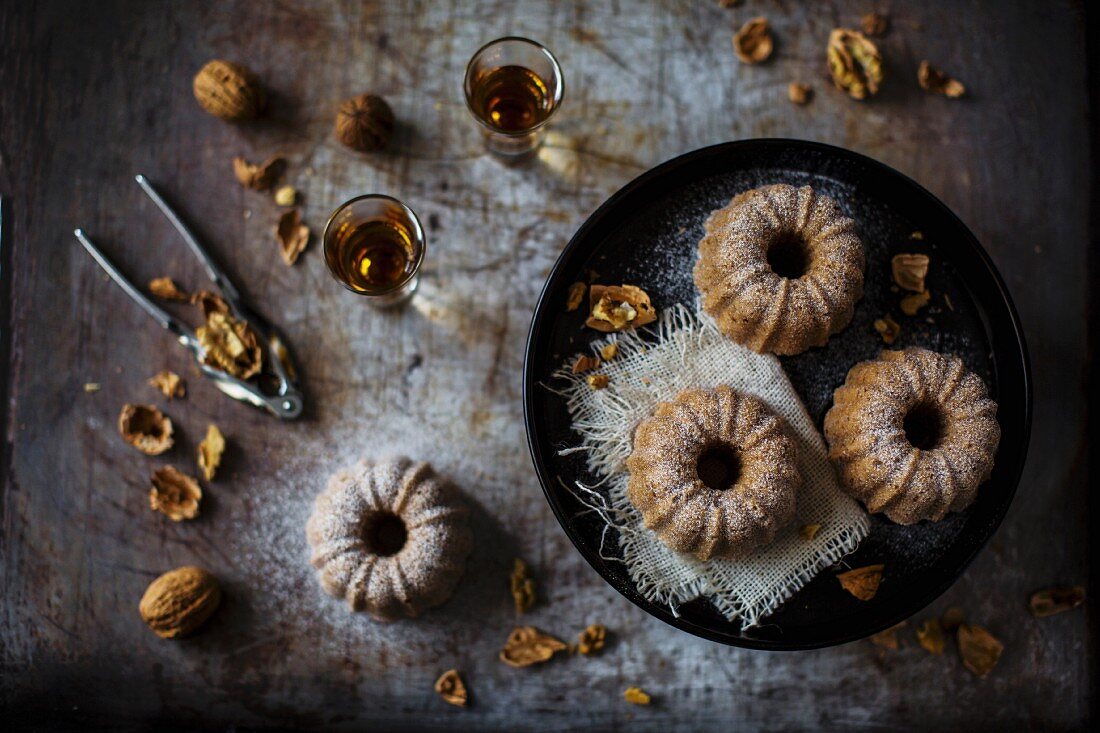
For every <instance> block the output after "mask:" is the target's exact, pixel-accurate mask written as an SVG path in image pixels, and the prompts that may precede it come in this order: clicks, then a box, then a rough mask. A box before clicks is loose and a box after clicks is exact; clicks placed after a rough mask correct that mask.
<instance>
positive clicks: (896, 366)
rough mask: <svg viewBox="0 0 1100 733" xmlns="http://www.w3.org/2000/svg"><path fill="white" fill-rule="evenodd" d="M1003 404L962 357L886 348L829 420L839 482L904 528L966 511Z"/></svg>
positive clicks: (848, 382) (988, 465)
mask: <svg viewBox="0 0 1100 733" xmlns="http://www.w3.org/2000/svg"><path fill="white" fill-rule="evenodd" d="M996 415H997V403H995V402H994V401H993V400H991V399H989V395H988V393H987V392H986V388H985V384H984V383H983V382H982V380H981V378H980V377H978V375H976V374H974V373H973V372H970V371H968V370H967V369H966V367H965V366H963V363H962V360H960V359H959V358H958V357H956V356H949V355H945V354H938V353H936V352H934V351H929V350H928V349H921V348H908V349H905V350H904V351H883V352H882V353H881V354H879V357H878V359H874V360H872V361H864V362H860V363H859V364H856V365H855V366H854V367H852V368H851V370H850V371H849V372H848V376H847V378H846V379H845V381H844V385H843V386H842V387H840V388H839V389H838V390H837V391H836V393H835V394H834V396H833V406H832V408H830V410H829V412H828V414H826V415H825V438H826V439H827V440H828V441H829V458H830V460H832V462H833V465H834V466H835V467H836V470H837V475H838V478H839V479H840V483H841V486H842V487H843V488H844V490H845V491H847V492H848V493H849V494H851V495H852V496H853V497H855V498H856V499H859V500H860V501H862V502H863V503H864V504H866V505H867V510H868V511H870V512H883V513H885V514H886V516H887V517H889V518H890V519H892V520H894V521H895V522H898V523H900V524H913V523H915V522H919V521H921V520H922V519H931V520H933V521H936V520H939V519H943V517H944V516H945V515H946V514H947V513H948V512H957V511H961V510H962V509H965V508H966V507H968V506H970V504H971V503H972V502H973V501H974V498H975V497H976V496H977V494H978V485H979V484H981V483H982V482H983V481H985V480H986V479H987V478H989V474H990V472H991V471H992V470H993V457H994V455H995V454H996V453H997V445H998V443H999V442H1000V438H1001V428H1000V426H999V425H998V424H997V418H996Z"/></svg>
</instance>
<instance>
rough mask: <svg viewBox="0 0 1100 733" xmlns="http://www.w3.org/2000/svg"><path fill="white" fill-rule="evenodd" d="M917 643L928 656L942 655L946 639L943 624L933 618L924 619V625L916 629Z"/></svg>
mask: <svg viewBox="0 0 1100 733" xmlns="http://www.w3.org/2000/svg"><path fill="white" fill-rule="evenodd" d="M917 641H918V642H920V645H921V646H922V647H924V648H925V650H927V651H928V653H929V654H935V655H936V656H939V655H941V654H943V650H944V648H945V646H946V644H947V637H946V635H945V634H944V632H943V624H942V623H941V622H940V620H939V619H938V618H936V617H935V616H933V617H932V618H930V619H925V621H924V623H923V624H921V625H920V628H918V629H917Z"/></svg>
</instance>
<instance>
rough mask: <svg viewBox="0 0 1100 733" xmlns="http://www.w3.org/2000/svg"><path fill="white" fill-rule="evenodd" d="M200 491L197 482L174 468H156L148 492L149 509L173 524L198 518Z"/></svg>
mask: <svg viewBox="0 0 1100 733" xmlns="http://www.w3.org/2000/svg"><path fill="white" fill-rule="evenodd" d="M200 501H202V489H201V488H200V487H199V482H198V481H196V480H195V479H193V478H191V477H190V476H188V475H187V474H185V473H183V472H182V471H179V470H177V469H176V468H175V467H174V466H164V467H163V468H158V469H157V470H156V472H155V473H154V474H153V488H152V489H151V490H150V491H149V507H150V508H151V509H152V510H153V511H156V512H160V513H161V514H163V515H164V516H166V517H168V518H169V519H171V520H172V521H173V522H182V521H183V520H184V519H194V518H195V517H197V516H199V502H200Z"/></svg>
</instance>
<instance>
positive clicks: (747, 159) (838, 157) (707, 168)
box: [523, 140, 1031, 649]
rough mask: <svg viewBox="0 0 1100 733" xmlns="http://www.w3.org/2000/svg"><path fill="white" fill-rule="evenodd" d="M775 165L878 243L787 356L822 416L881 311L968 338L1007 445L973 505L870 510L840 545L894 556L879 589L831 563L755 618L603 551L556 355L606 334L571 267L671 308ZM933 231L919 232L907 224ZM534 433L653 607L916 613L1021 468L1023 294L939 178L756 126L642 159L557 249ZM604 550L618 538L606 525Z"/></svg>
mask: <svg viewBox="0 0 1100 733" xmlns="http://www.w3.org/2000/svg"><path fill="white" fill-rule="evenodd" d="M769 183H790V184H794V185H803V184H809V185H811V186H813V187H814V188H815V189H817V190H818V191H819V192H822V193H825V194H827V195H829V196H831V197H832V198H834V199H835V200H836V201H837V202H838V203H839V204H840V206H841V208H842V209H844V211H845V212H846V213H847V214H848V215H849V216H851V217H852V218H853V219H854V220H855V221H856V222H857V225H858V226H859V229H860V233H861V235H862V237H863V241H864V244H865V246H866V248H867V273H866V282H865V294H864V297H863V299H862V300H861V301H860V302H859V304H858V305H857V308H856V314H855V318H854V319H853V321H852V323H851V325H849V326H848V328H846V329H845V330H844V331H842V332H841V333H839V334H837V335H835V336H833V337H832V338H831V339H830V340H829V342H828V344H826V345H825V346H823V347H821V348H817V349H811V350H810V351H808V352H805V353H803V354H799V355H798V356H794V357H785V358H783V366H784V368H785V369H786V371H787V374H788V375H790V378H791V381H792V382H793V384H794V387H795V389H796V390H797V391H798V393H799V394H800V395H801V397H802V400H803V401H804V402H805V404H806V408H807V409H808V410H809V412H810V415H811V416H812V417H813V418H814V420H815V421H816V423H817V425H818V427H819V428H820V426H821V421H822V419H823V418H824V415H825V412H826V411H827V410H828V408H829V406H830V405H831V403H832V394H833V390H834V389H836V388H837V387H838V386H840V385H841V384H842V383H843V382H844V377H845V374H847V372H848V369H849V368H850V367H851V366H852V365H853V364H855V363H856V362H858V361H861V360H863V359H868V358H871V357H873V356H874V355H875V354H877V353H878V352H879V350H881V349H882V348H883V347H884V345H883V343H882V340H881V338H880V336H879V335H878V333H877V332H876V331H875V329H874V327H873V322H874V320H875V319H877V318H881V317H882V316H884V315H885V314H887V313H890V314H892V316H893V317H894V318H895V319H896V320H897V321H898V322H899V323H900V324H901V327H902V333H901V336H900V338H899V339H898V341H897V342H896V343H895V344H894V347H904V346H910V345H919V346H925V347H927V348H931V349H935V350H936V351H943V352H951V353H955V354H958V355H959V356H960V357H961V358H962V359H963V360H964V361H965V362H966V364H967V366H968V367H970V368H971V369H972V370H974V371H976V372H977V373H978V374H979V375H981V376H982V377H983V378H984V379H985V380H986V383H987V384H988V385H989V387H990V390H991V392H992V395H993V397H994V399H996V400H997V403H998V413H997V417H998V420H999V421H1000V423H1001V429H1002V434H1001V445H1000V449H999V451H998V454H997V461H996V465H995V467H994V470H993V475H992V477H991V478H990V479H989V481H988V482H986V483H985V484H984V485H983V486H982V487H981V489H980V491H979V492H978V499H977V501H976V502H975V503H974V505H973V506H971V507H970V508H969V509H967V510H966V511H964V512H961V513H959V514H954V515H951V516H949V517H948V518H946V519H944V520H943V521H941V522H936V523H930V522H922V523H920V524H918V525H914V526H910V527H903V526H901V525H897V524H894V523H892V522H890V521H888V520H886V519H884V518H883V517H881V516H874V517H872V529H871V534H870V536H868V537H867V538H866V539H865V540H864V541H863V543H862V544H861V545H860V547H859V549H858V550H857V551H856V552H855V553H853V554H852V555H849V556H848V557H847V558H846V559H845V562H846V564H847V565H848V566H850V567H860V566H862V565H868V564H872V563H884V564H885V565H886V569H885V573H884V579H883V582H882V585H881V586H880V588H879V591H878V594H877V595H876V596H875V597H874V599H872V600H871V601H868V602H862V601H859V600H857V599H855V598H854V597H852V596H851V595H849V594H848V593H847V592H845V591H844V590H843V589H842V588H841V587H840V584H839V583H838V582H837V581H836V579H835V578H834V572H833V571H832V570H825V571H823V572H821V573H820V574H819V575H818V576H817V577H816V578H815V579H814V580H812V581H811V582H810V583H808V584H807V585H806V586H805V587H804V588H803V589H802V590H800V591H799V592H798V593H796V594H795V595H794V596H793V597H792V598H791V599H790V600H788V601H787V602H786V603H785V604H784V605H783V606H782V607H781V608H780V609H779V610H778V611H776V612H775V613H774V614H772V615H771V616H770V617H768V618H767V619H765V621H764V623H762V624H761V625H760V626H759V627H756V628H753V629H749V630H745V631H743V630H741V628H740V626H739V625H738V624H735V623H731V622H729V621H728V620H726V619H725V618H724V617H723V616H721V615H720V614H719V613H718V612H717V611H716V610H715V609H714V608H713V607H712V606H711V605H710V603H708V602H707V601H705V600H702V599H698V600H695V601H692V602H691V603H688V604H685V605H683V606H680V608H679V613H680V615H679V616H674V615H673V614H672V613H671V611H670V610H669V609H668V608H667V607H665V606H662V605H659V604H655V603H651V602H649V601H647V600H645V599H644V598H642V597H641V595H639V593H638V592H637V590H636V589H635V587H634V584H633V583H632V582H631V580H630V577H629V576H628V575H627V573H626V569H625V568H624V567H623V566H622V564H621V563H618V562H609V561H606V560H603V559H601V558H600V553H599V546H600V537H601V533H602V531H603V525H602V523H601V522H600V520H599V519H598V518H597V517H595V516H593V514H592V513H584V512H583V511H582V510H583V507H582V506H581V505H580V504H579V503H578V502H577V501H576V500H575V499H574V498H573V496H572V495H571V494H570V493H569V492H567V491H566V490H564V489H563V488H562V485H561V483H559V479H560V481H563V482H565V483H566V484H571V482H572V481H573V480H576V479H579V480H581V481H586V482H592V481H594V480H595V477H594V476H592V475H590V474H589V472H588V471H587V470H586V468H585V465H584V458H583V456H581V455H577V454H574V455H571V456H564V457H563V456H559V455H558V451H559V450H560V449H561V448H565V447H569V446H575V445H577V444H578V443H579V442H580V439H579V436H578V435H577V434H576V433H574V432H573V430H572V428H571V424H570V419H569V414H568V412H567V410H566V407H565V401H564V400H563V399H562V398H561V397H560V396H559V395H557V394H555V392H554V391H552V390H551V389H548V388H547V386H550V387H553V386H554V385H553V380H552V377H551V373H552V372H553V371H554V369H555V368H557V367H558V366H559V365H561V363H562V361H563V360H564V359H566V358H567V357H569V356H570V355H573V354H575V353H576V352H578V351H580V350H581V349H582V348H584V347H585V346H586V345H587V344H588V343H589V342H590V341H591V340H593V339H594V338H595V337H597V336H598V335H599V334H597V333H595V332H593V331H590V330H588V329H585V328H584V327H583V321H584V318H585V314H584V313H583V312H582V311H584V308H581V309H578V310H577V311H575V312H573V313H569V312H567V310H566V294H567V291H568V289H569V286H570V284H572V283H574V282H576V281H578V280H585V279H586V274H587V272H588V271H595V273H597V275H598V282H601V283H606V284H620V283H628V284H633V285H638V286H640V287H642V288H644V289H645V290H646V291H647V292H648V293H649V294H650V296H651V298H652V299H653V303H654V305H655V306H656V307H657V308H658V310H660V309H662V308H667V307H669V306H672V305H674V304H676V303H689V304H690V303H693V302H694V300H695V297H696V295H695V288H694V285H693V283H692V279H691V267H692V264H693V262H694V259H695V249H696V244H697V243H698V241H699V239H700V237H701V236H702V231H703V221H704V219H705V218H706V216H707V214H708V213H710V212H711V211H712V210H713V209H716V208H718V207H720V206H724V205H725V204H726V203H727V202H728V201H729V200H730V198H732V197H733V195H734V194H736V193H738V192H740V191H744V190H746V189H749V188H754V187H756V186H761V185H764V184H769ZM914 232H920V233H922V234H923V237H922V238H914V237H913V236H912V234H913V233H914ZM899 252H924V253H927V254H928V255H929V256H930V257H931V260H932V265H931V270H930V274H929V277H928V288H929V290H930V291H931V293H932V302H931V304H930V305H929V306H928V307H927V308H925V309H924V310H923V311H922V312H921V313H920V314H918V315H917V316H915V317H904V316H903V315H902V314H901V312H900V310H899V309H898V302H899V301H900V299H901V295H902V294H901V293H899V292H897V291H896V289H894V287H893V285H892V281H891V276H890V259H891V257H893V255H895V254H897V253H899ZM523 406H524V419H525V422H526V426H527V441H528V445H529V446H530V449H531V456H532V458H533V459H534V464H535V469H536V471H537V473H538V477H539V481H540V482H541V483H542V488H543V491H544V492H545V494H546V499H547V501H549V502H550V506H551V507H552V508H553V510H554V513H555V514H556V515H557V518H558V521H559V522H561V526H562V527H563V528H564V529H565V532H566V534H567V535H569V538H570V539H571V540H572V541H573V544H575V545H576V546H577V549H578V550H580V552H581V554H582V555H584V557H585V559H586V560H587V561H588V562H589V564H591V565H592V567H593V568H595V569H596V570H597V571H598V572H599V573H600V575H602V576H603V577H604V578H605V579H606V580H607V582H608V583H610V584H611V585H612V586H613V587H614V588H615V589H616V590H618V591H619V592H620V593H622V594H623V595H624V596H626V597H627V598H628V599H630V600H631V601H633V602H634V603H636V604H637V605H639V606H641V607H642V608H643V609H645V610H646V611H647V612H648V613H650V614H652V615H654V616H656V617H657V618H659V619H661V620H662V621H665V622H667V623H669V624H672V625H673V626H675V627H677V628H680V629H683V630H684V631H687V632H690V633H692V634H695V635H697V636H702V637H705V638H707V639H713V640H715V641H720V642H723V643H726V644H733V645H736V646H743V647H751V648H757V649H810V648H815V647H823V646H830V645H833V644H840V643H843V642H847V641H851V640H854V639H858V638H860V637H863V636H867V635H868V634H872V633H874V632H876V631H880V630H882V629H885V628H888V627H889V626H892V625H893V624H895V623H898V622H899V621H901V620H903V619H905V618H908V617H909V616H911V615H913V614H914V613H916V612H917V611H919V610H920V609H921V608H923V607H924V606H926V605H927V604H929V603H930V602H932V601H933V600H934V599H935V598H936V597H938V596H939V595H940V594H941V593H943V591H945V590H946V589H947V588H948V586H950V585H951V584H952V583H953V582H954V581H955V579H956V578H958V576H959V575H960V574H961V573H962V572H963V570H964V569H965V568H966V566H967V565H968V564H969V563H970V561H971V560H972V559H973V558H974V556H975V555H976V554H977V552H978V551H979V550H980V549H981V548H982V546H983V545H984V544H985V542H986V541H987V540H988V539H989V538H990V536H992V534H993V532H994V531H995V530H996V528H997V526H998V524H1000V522H1001V519H1002V518H1003V517H1004V514H1005V512H1006V511H1007V509H1008V505H1009V503H1010V502H1011V500H1012V495H1013V494H1014V493H1015V491H1016V485H1017V483H1018V481H1019V478H1020V472H1021V471H1022V470H1023V465H1024V456H1025V453H1026V451H1027V444H1028V437H1029V434H1030V430H1031V387H1030V375H1029V365H1028V358H1027V351H1026V348H1025V345H1024V338H1023V332H1022V330H1021V328H1020V323H1019V319H1018V317H1017V315H1016V311H1015V308H1014V307H1013V305H1012V301H1011V299H1010V298H1009V296H1008V292H1007V291H1006V289H1005V286H1004V283H1003V282H1002V280H1001V278H1000V276H999V275H998V274H997V271H996V269H995V268H994V267H993V263H992V262H991V261H990V259H989V256H988V255H987V254H986V253H985V251H984V250H983V249H982V247H981V245H980V244H979V243H978V241H977V240H976V239H975V238H974V235H973V234H971V232H970V230H969V229H967V228H966V226H965V225H964V224H963V223H962V222H961V221H960V220H959V219H958V217H956V216H955V215H954V214H952V213H951V211H950V210H949V209H948V208H947V207H946V206H944V205H943V204H942V203H941V202H940V201H939V200H937V199H936V198H935V197H934V196H933V195H932V194H930V193H929V192H928V191H926V190H924V189H923V188H921V187H920V186H919V185H917V184H916V183H915V182H914V181H912V180H910V179H909V178H907V177H905V176H903V175H902V174H900V173H898V172H897V171H895V170H893V169H892V168H890V167H888V166H886V165H883V164H882V163H879V162H877V161H875V160H872V159H870V158H867V157H865V156H862V155H858V154H856V153H853V152H850V151H848V150H843V149H841V148H835V147H832V146H828V145H822V144H820V143H812V142H804V141H799V140H745V141H741V142H733V143H725V144H721V145H715V146H712V147H709V148H703V149H702V150H697V151H695V152H692V153H688V154H686V155H682V156H680V157H678V158H675V159H674V160H670V161H668V162H667V163H664V164H663V165H660V166H657V167H656V168H654V169H653V170H651V171H649V172H647V173H645V174H643V175H641V176H639V177H638V178H636V179H635V180H634V181H632V182H631V183H629V184H628V185H627V186H626V187H624V188H623V189H622V190H621V191H619V192H618V193H616V194H615V195H614V196H612V197H611V198H610V199H609V200H608V201H607V202H606V203H605V204H604V205H603V206H601V207H600V208H599V209H598V210H597V211H596V213H594V214H593V215H592V216H591V217H589V219H588V221H586V222H585V223H584V225H583V226H582V227H581V228H580V230H578V231H577V233H576V235H575V236H574V237H573V239H572V241H570V242H569V245H568V246H567V247H566V248H565V250H564V251H563V252H562V254H561V257H559V258H558V261H557V264H556V265H555V266H554V269H553V271H552V272H551V273H550V276H549V278H548V280H547V282H546V287H545V288H544V289H543V292H542V296H541V297H540V299H539V302H538V305H537V307H536V308H535V315H534V319H533V321H532V324H531V331H530V335H529V337H528V343H527V353H526V356H525V360H524V374H523ZM608 535H609V539H608V545H607V546H605V553H606V552H611V553H613V552H614V551H615V550H617V546H616V544H615V543H616V541H617V540H616V538H615V537H614V536H613V535H612V533H608Z"/></svg>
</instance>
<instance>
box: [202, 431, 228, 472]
mask: <svg viewBox="0 0 1100 733" xmlns="http://www.w3.org/2000/svg"><path fill="white" fill-rule="evenodd" d="M223 453H225V436H224V435H222V431H220V430H218V426H217V425H214V424H213V423H211V424H210V425H208V426H207V428H206V437H205V438H203V439H202V442H201V443H199V457H198V464H199V470H200V471H202V477H203V478H204V479H206V480H207V481H213V480H214V474H215V473H217V471H218V466H219V465H221V462H222V454H223Z"/></svg>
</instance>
